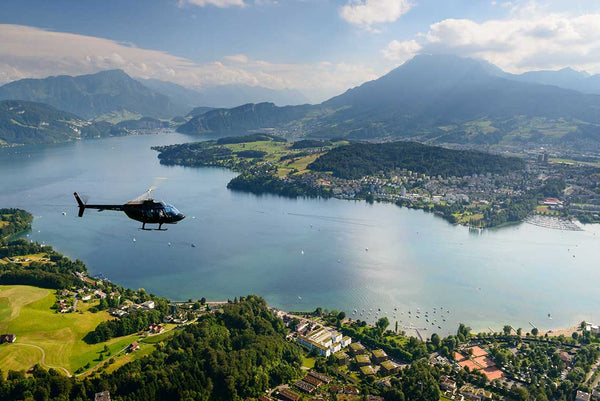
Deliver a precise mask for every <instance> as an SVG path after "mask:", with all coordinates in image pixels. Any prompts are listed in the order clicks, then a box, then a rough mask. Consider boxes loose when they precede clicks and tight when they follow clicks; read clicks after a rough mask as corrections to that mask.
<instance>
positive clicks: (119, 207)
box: [73, 192, 123, 217]
mask: <svg viewBox="0 0 600 401" xmlns="http://www.w3.org/2000/svg"><path fill="white" fill-rule="evenodd" d="M73 195H74V196H75V200H76V201H77V205H79V214H78V216H79V217H82V216H83V212H84V211H85V209H98V211H100V212H101V211H103V210H117V211H122V210H123V205H87V204H85V203H83V201H82V200H81V198H80V197H79V195H78V194H77V192H73Z"/></svg>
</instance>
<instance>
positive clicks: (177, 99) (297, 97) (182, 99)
mask: <svg viewBox="0 0 600 401" xmlns="http://www.w3.org/2000/svg"><path fill="white" fill-rule="evenodd" d="M139 81H140V82H141V83H143V84H144V85H146V86H147V87H148V88H150V89H152V90H154V91H156V92H159V93H162V94H164V95H167V96H168V97H169V98H170V99H171V101H172V102H174V103H179V104H183V105H185V106H186V107H188V108H189V109H192V108H193V107H198V106H205V107H214V108H216V107H221V108H222V107H236V106H240V105H242V104H246V103H261V102H271V103H275V104H276V105H278V106H286V105H295V104H305V103H308V102H309V100H308V98H307V97H306V96H304V94H302V93H301V92H300V91H297V90H295V89H268V88H263V87H260V86H249V85H235V84H231V85H218V86H212V87H207V88H202V89H190V88H186V87H183V86H180V85H177V84H174V83H172V82H165V81H159V80H157V79H140V80H139Z"/></svg>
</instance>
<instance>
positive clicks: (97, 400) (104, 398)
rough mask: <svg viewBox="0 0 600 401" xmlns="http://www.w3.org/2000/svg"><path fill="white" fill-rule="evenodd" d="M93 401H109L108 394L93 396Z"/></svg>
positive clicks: (103, 392) (104, 392)
mask: <svg viewBox="0 0 600 401" xmlns="http://www.w3.org/2000/svg"><path fill="white" fill-rule="evenodd" d="M94 401H110V392H109V391H102V392H101V393H96V394H94Z"/></svg>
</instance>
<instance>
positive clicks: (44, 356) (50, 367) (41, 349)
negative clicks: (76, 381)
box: [13, 343, 73, 377]
mask: <svg viewBox="0 0 600 401" xmlns="http://www.w3.org/2000/svg"><path fill="white" fill-rule="evenodd" d="M13 345H23V346H26V347H33V348H37V349H39V350H40V351H41V352H42V361H41V362H40V364H41V365H42V366H44V367H46V368H48V369H57V370H62V371H63V372H65V373H66V374H67V376H68V377H71V376H73V375H72V374H71V372H69V371H68V370H67V369H65V368H63V367H60V366H50V365H46V362H45V360H46V351H44V349H43V348H42V347H38V346H37V345H33V344H23V343H14V344H13Z"/></svg>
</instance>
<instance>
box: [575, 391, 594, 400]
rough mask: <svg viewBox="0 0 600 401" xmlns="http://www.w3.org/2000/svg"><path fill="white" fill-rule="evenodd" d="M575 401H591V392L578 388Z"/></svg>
mask: <svg viewBox="0 0 600 401" xmlns="http://www.w3.org/2000/svg"><path fill="white" fill-rule="evenodd" d="M575 401H590V393H586V392H585V391H579V390H577V395H576V396H575Z"/></svg>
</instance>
